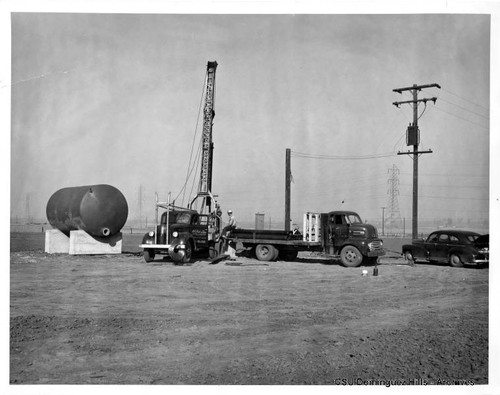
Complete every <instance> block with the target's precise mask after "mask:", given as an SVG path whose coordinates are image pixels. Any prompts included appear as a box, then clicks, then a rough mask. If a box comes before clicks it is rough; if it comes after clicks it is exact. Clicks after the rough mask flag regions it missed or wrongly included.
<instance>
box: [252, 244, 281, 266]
mask: <svg viewBox="0 0 500 395" xmlns="http://www.w3.org/2000/svg"><path fill="white" fill-rule="evenodd" d="M275 254H276V248H274V247H273V246H272V245H271V244H258V245H257V247H255V256H256V257H257V259H258V260H259V261H266V262H269V261H272V260H273V259H275Z"/></svg>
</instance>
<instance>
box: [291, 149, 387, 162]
mask: <svg viewBox="0 0 500 395" xmlns="http://www.w3.org/2000/svg"><path fill="white" fill-rule="evenodd" d="M292 156H293V157H296V158H306V159H319V160H363V159H378V158H388V157H391V156H396V154H395V153H394V152H390V153H389V152H387V153H384V154H371V155H345V156H340V155H319V154H308V153H304V152H297V151H292Z"/></svg>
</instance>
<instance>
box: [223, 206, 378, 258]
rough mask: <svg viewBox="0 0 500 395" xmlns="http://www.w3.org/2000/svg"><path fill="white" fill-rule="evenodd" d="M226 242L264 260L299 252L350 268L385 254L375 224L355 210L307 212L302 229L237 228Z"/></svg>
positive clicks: (295, 256) (291, 255)
mask: <svg viewBox="0 0 500 395" xmlns="http://www.w3.org/2000/svg"><path fill="white" fill-rule="evenodd" d="M227 241H229V242H233V243H236V245H238V244H239V246H240V248H241V246H242V247H244V248H245V249H250V250H251V251H253V252H254V254H255V257H256V258H257V259H258V260H261V261H273V260H276V259H278V258H280V259H284V260H294V259H295V258H297V256H298V253H299V252H300V251H311V252H321V253H323V254H325V255H326V256H331V257H339V258H340V260H341V262H342V264H343V265H344V266H347V267H357V266H359V265H361V263H363V262H365V263H376V262H377V260H378V257H380V256H383V255H384V254H385V251H384V249H383V242H382V240H381V239H379V238H378V232H377V229H376V228H375V226H373V225H370V224H367V223H363V222H362V220H361V218H360V216H359V215H358V214H357V213H356V212H354V211H331V212H329V213H312V212H308V213H306V214H304V221H303V227H302V232H294V231H289V232H287V231H284V230H254V229H238V228H237V229H234V230H232V231H231V233H230V234H229V235H228V237H227Z"/></svg>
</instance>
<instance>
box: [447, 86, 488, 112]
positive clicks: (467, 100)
mask: <svg viewBox="0 0 500 395" xmlns="http://www.w3.org/2000/svg"><path fill="white" fill-rule="evenodd" d="M442 90H443V91H444V92H446V93H449V94H450V95H453V96H456V97H458V98H459V99H462V100H463V101H466V102H467V103H470V104H474V105H475V106H478V107H481V108H484V109H485V110H487V111H490V109H489V107H485V106H483V105H481V104H477V103H475V102H473V101H472V100H469V99H466V98H465V97H462V96H460V95H457V94H456V93H453V92H451V91H449V90H447V89H444V88H442Z"/></svg>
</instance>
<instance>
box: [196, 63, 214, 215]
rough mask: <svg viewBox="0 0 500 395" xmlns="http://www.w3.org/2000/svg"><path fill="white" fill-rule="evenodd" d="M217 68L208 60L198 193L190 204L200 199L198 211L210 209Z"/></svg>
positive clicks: (209, 210) (208, 210)
mask: <svg viewBox="0 0 500 395" xmlns="http://www.w3.org/2000/svg"><path fill="white" fill-rule="evenodd" d="M216 69H217V62H215V61H214V62H208V64H207V78H206V91H205V104H204V108H203V134H202V151H201V172H200V183H199V186H198V193H197V195H196V197H195V198H194V199H193V201H192V202H191V204H190V207H192V205H193V203H194V202H195V200H197V199H201V200H202V203H201V207H200V209H199V212H200V213H203V212H205V210H206V211H207V212H211V211H212V201H213V200H214V199H213V195H212V166H213V150H214V144H213V142H212V126H213V119H214V116H215V110H214V105H215V70H216Z"/></svg>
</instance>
